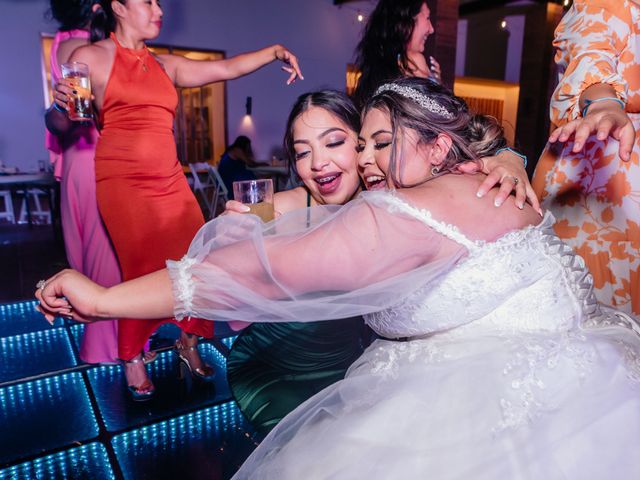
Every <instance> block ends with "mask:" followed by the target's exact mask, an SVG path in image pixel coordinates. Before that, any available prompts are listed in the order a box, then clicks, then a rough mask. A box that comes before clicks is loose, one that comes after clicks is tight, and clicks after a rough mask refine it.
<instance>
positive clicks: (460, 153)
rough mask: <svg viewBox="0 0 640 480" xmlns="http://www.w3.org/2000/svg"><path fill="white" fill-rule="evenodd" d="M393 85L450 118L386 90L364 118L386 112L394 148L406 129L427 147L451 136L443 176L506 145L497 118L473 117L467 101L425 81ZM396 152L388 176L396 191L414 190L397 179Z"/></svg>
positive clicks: (366, 109) (400, 165)
mask: <svg viewBox="0 0 640 480" xmlns="http://www.w3.org/2000/svg"><path fill="white" fill-rule="evenodd" d="M393 83H394V84H395V85H397V86H399V87H406V88H410V89H412V90H414V91H415V92H417V94H418V95H420V96H423V97H426V98H429V99H431V100H433V101H434V102H436V103H437V104H438V105H440V106H441V107H443V108H444V109H445V110H446V111H447V112H449V114H450V115H447V116H445V115H443V114H442V113H438V112H433V111H430V110H428V109H427V108H425V107H423V106H421V105H420V104H419V103H418V102H417V101H416V100H415V99H413V98H410V97H407V96H404V95H402V94H400V93H397V92H395V91H393V90H385V91H382V92H380V93H379V94H377V95H374V96H373V97H371V98H370V99H369V100H368V101H367V103H366V105H365V107H364V109H363V111H362V116H363V118H364V116H365V115H366V114H367V112H369V111H370V110H372V109H380V110H382V111H384V112H387V113H388V114H389V117H390V120H391V132H392V145H394V146H395V145H398V142H400V143H401V142H402V141H403V138H402V131H403V130H407V129H411V130H413V131H414V132H416V133H417V134H418V139H419V140H418V141H419V142H420V143H424V144H429V143H431V142H433V141H434V140H435V139H436V138H437V137H438V135H441V134H443V135H446V136H448V137H449V138H450V139H451V141H452V145H451V149H450V150H449V153H448V155H447V158H446V159H445V161H444V163H443V165H442V166H441V168H440V170H441V171H442V172H443V173H444V172H450V171H452V170H454V167H455V166H456V165H457V164H458V163H462V162H466V161H470V160H477V159H478V158H481V157H486V156H491V155H495V152H496V151H497V150H498V149H500V148H502V147H505V146H506V145H507V141H506V139H505V137H504V130H503V128H502V126H500V124H499V123H498V121H497V120H496V119H495V118H494V117H489V116H486V115H474V114H472V113H470V112H469V107H468V106H467V104H466V103H465V101H464V100H463V99H462V98H460V97H456V96H455V95H454V94H453V93H452V92H451V91H450V90H448V89H447V88H445V87H443V86H441V85H438V84H436V83H434V82H432V81H430V80H427V79H424V78H400V79H398V80H396V81H394V82H393ZM397 150H398V149H397V148H392V149H391V157H390V161H389V175H390V177H391V179H392V180H393V183H394V184H395V185H396V187H402V188H405V187H412V186H414V185H404V184H403V183H402V182H401V181H400V179H399V178H397V176H396V172H398V171H401V170H402V168H403V159H402V158H397V154H396V151H397Z"/></svg>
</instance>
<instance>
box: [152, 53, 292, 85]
mask: <svg viewBox="0 0 640 480" xmlns="http://www.w3.org/2000/svg"><path fill="white" fill-rule="evenodd" d="M159 57H160V59H161V60H162V61H163V63H164V64H165V67H166V68H167V73H168V74H169V76H170V77H171V78H172V79H173V81H174V83H175V85H176V86H178V87H198V86H201V85H206V84H208V83H213V82H219V81H223V80H232V79H234V78H238V77H241V76H243V75H247V74H249V73H251V72H254V71H256V70H258V69H259V68H261V67H263V66H265V65H267V64H269V63H271V62H273V61H274V60H280V61H282V62H283V63H284V64H285V66H284V67H282V68H283V70H285V71H286V72H288V73H289V74H290V75H289V78H288V80H287V85H288V84H290V83H292V82H294V81H295V80H296V78H301V79H304V77H303V76H302V72H301V71H300V68H299V66H298V59H297V58H296V56H295V55H293V54H292V53H291V52H290V51H289V50H287V49H286V48H285V47H283V46H282V45H273V46H271V47H266V48H263V49H261V50H256V51H254V52H249V53H243V54H240V55H236V56H235V57H231V58H228V59H225V60H191V59H189V58H186V57H182V56H178V55H160V56H159Z"/></svg>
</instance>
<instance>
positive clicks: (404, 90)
mask: <svg viewBox="0 0 640 480" xmlns="http://www.w3.org/2000/svg"><path fill="white" fill-rule="evenodd" d="M389 91H391V92H395V93H398V94H400V95H402V96H403V97H405V98H410V99H411V100H413V101H414V102H416V103H417V104H418V105H420V106H421V107H424V108H426V109H427V110H429V111H430V112H431V113H435V114H437V115H441V116H443V117H444V118H446V119H448V120H451V119H453V115H452V114H451V112H449V111H448V110H447V109H446V108H444V107H443V106H442V105H440V104H439V103H438V102H436V101H435V100H433V99H432V98H429V97H427V96H426V95H424V94H422V93H420V92H419V91H418V90H416V89H415V88H411V87H404V86H402V85H398V84H397V83H385V84H384V85H381V86H380V87H379V88H378V90H376V93H375V95H379V94H381V93H382V92H389ZM375 95H374V96H375Z"/></svg>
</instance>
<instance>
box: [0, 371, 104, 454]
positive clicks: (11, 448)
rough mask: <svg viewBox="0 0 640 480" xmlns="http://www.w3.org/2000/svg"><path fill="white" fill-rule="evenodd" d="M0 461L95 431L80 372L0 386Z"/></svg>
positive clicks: (85, 437) (83, 437) (67, 442)
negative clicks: (0, 387)
mask: <svg viewBox="0 0 640 480" xmlns="http://www.w3.org/2000/svg"><path fill="white" fill-rule="evenodd" d="M0 425H2V427H1V434H0V464H2V463H5V462H8V461H11V460H14V459H18V458H25V457H27V456H28V455H32V454H35V453H38V452H45V451H46V450H49V449H53V448H60V447H64V446H66V445H71V444H72V443H73V442H83V441H86V440H89V439H92V438H95V437H96V436H97V435H98V425H97V423H96V420H95V418H94V413H93V409H92V408H91V404H90V401H89V397H88V394H87V390H86V388H85V383H84V381H83V379H82V375H81V374H80V373H67V374H64V375H58V376H55V377H50V378H45V379H41V380H35V381H32V382H28V383H21V384H18V385H11V386H8V387H4V388H2V389H0Z"/></svg>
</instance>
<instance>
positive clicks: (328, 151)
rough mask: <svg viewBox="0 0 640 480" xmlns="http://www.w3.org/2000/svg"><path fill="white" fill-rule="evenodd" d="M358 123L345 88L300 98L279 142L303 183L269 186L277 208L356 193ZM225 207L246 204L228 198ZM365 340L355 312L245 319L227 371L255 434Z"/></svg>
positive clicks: (342, 366)
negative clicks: (339, 317)
mask: <svg viewBox="0 0 640 480" xmlns="http://www.w3.org/2000/svg"><path fill="white" fill-rule="evenodd" d="M359 129H360V116H359V113H358V111H357V110H356V109H355V107H354V106H353V103H352V102H351V100H350V99H349V98H348V97H347V96H346V95H345V94H344V93H341V92H337V91H333V90H323V91H318V92H311V93H306V94H304V95H302V96H300V97H299V98H298V100H297V101H296V103H295V105H294V107H293V109H292V111H291V114H290V116H289V120H288V123H287V133H286V135H285V141H284V144H285V148H286V150H287V155H288V158H289V159H290V162H289V165H290V168H291V169H292V171H293V172H294V173H295V174H296V175H297V176H298V177H299V178H300V180H301V181H302V183H303V186H300V187H297V188H294V189H292V190H287V191H285V192H278V193H276V194H275V196H274V208H275V210H276V212H277V214H282V213H286V212H289V211H292V210H298V209H301V208H305V207H313V206H317V205H342V204H344V203H346V202H348V201H349V200H351V199H352V198H353V197H355V196H356V195H357V194H358V193H360V191H361V189H362V183H361V181H360V177H359V175H358V170H357V163H356V146H357V136H358V133H357V132H358V131H359ZM381 178H384V177H383V176H381ZM227 210H228V211H234V212H244V211H246V210H247V208H246V207H245V206H244V205H242V204H240V203H238V202H234V201H230V202H229V203H228V204H227ZM309 274H310V275H313V272H309ZM370 342H371V331H370V330H369V328H368V327H367V326H366V325H365V324H364V322H363V320H362V318H361V317H358V318H352V319H349V320H345V321H342V322H331V321H328V322H314V323H280V324H267V323H262V324H258V323H256V324H251V325H249V326H248V327H247V328H245V329H244V330H243V332H242V334H241V335H240V336H239V337H238V338H237V339H236V341H235V342H234V344H233V346H232V348H231V352H230V354H229V357H228V359H227V378H228V381H229V385H230V387H231V391H232V392H233V395H234V397H235V399H236V401H237V403H238V405H239V406H240V409H241V410H242V412H243V413H244V414H245V416H246V417H247V418H248V420H249V421H250V422H251V424H252V426H253V427H254V428H255V430H256V431H257V432H258V434H260V435H266V434H267V433H268V432H269V431H270V430H271V428H273V427H274V426H275V425H276V424H277V423H278V422H279V421H280V420H281V419H282V418H283V417H284V416H285V415H286V414H287V413H289V412H290V411H292V410H293V409H294V408H296V407H297V406H298V405H300V404H301V403H302V402H304V401H305V400H306V399H307V398H309V397H311V396H312V395H314V394H315V393H317V392H319V391H320V390H322V389H323V388H325V387H326V386H328V385H330V384H332V383H334V382H336V381H338V380H340V379H342V378H343V377H344V375H345V372H346V371H347V369H348V368H349V366H350V365H351V364H352V363H353V361H354V360H355V359H356V358H358V357H359V356H360V355H361V354H362V352H363V351H364V349H365V348H366V347H367V346H368V345H369V343H370Z"/></svg>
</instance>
